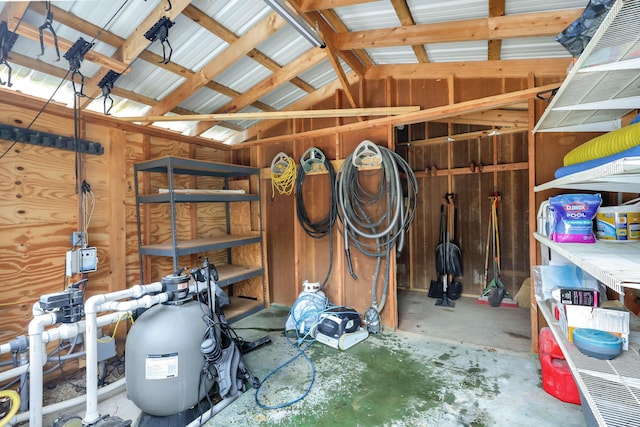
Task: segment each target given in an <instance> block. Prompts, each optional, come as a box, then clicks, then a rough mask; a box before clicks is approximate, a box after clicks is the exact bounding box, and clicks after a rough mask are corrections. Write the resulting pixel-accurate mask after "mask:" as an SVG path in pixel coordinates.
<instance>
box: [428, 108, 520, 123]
mask: <svg viewBox="0 0 640 427" xmlns="http://www.w3.org/2000/svg"><path fill="white" fill-rule="evenodd" d="M432 122H439V123H452V124H458V125H480V126H493V127H521V126H527V124H528V123H529V111H527V110H524V111H521V110H505V109H500V110H488V111H479V112H471V113H467V114H464V115H461V116H456V117H448V118H445V119H436V120H432Z"/></svg>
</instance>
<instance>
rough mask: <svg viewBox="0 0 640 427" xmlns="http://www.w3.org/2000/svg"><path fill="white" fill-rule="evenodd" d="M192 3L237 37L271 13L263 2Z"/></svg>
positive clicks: (198, 0) (215, 0)
mask: <svg viewBox="0 0 640 427" xmlns="http://www.w3.org/2000/svg"><path fill="white" fill-rule="evenodd" d="M192 3H193V5H194V6H196V7H197V8H198V9H200V10H201V11H203V12H205V13H206V14H207V15H209V16H211V17H212V18H213V19H214V20H216V21H217V22H219V23H220V24H222V25H223V26H224V27H225V28H227V29H228V30H230V31H231V32H233V33H234V34H235V35H236V36H242V35H243V34H244V33H246V32H247V31H248V30H249V29H250V28H251V27H252V26H254V25H255V24H257V23H258V22H260V21H261V20H262V19H264V17H265V16H267V15H268V14H269V13H271V9H269V7H267V5H266V4H265V3H264V2H263V1H262V0H194V1H193V2H192Z"/></svg>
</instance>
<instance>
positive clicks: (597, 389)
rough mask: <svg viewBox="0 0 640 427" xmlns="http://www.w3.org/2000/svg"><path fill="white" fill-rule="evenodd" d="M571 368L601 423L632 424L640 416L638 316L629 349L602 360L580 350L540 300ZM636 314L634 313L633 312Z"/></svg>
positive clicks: (601, 424)
mask: <svg viewBox="0 0 640 427" xmlns="http://www.w3.org/2000/svg"><path fill="white" fill-rule="evenodd" d="M537 305H538V308H539V311H540V312H541V313H542V315H543V316H544V318H545V319H546V321H547V324H548V325H549V328H551V331H552V332H553V335H554V336H555V338H556V340H557V341H558V344H559V345H560V348H561V349H562V353H563V354H564V357H565V359H566V361H567V363H568V364H569V367H570V368H571V372H572V373H573V377H574V379H575V380H576V384H577V385H578V387H579V389H580V391H581V393H582V405H583V406H588V408H589V409H590V410H591V412H592V414H593V416H594V418H595V419H596V421H597V422H598V425H600V426H632V425H637V423H638V420H639V419H640V354H639V350H640V343H639V342H638V341H637V338H638V334H637V332H635V331H638V325H637V323H638V319H637V318H635V319H634V322H635V324H634V323H632V325H631V328H632V332H631V333H630V335H629V350H627V351H623V352H622V354H620V355H619V356H618V357H616V358H615V359H612V360H600V359H596V358H594V357H589V356H586V355H584V354H582V353H581V352H580V350H578V348H577V347H576V346H575V345H574V344H573V343H570V342H569V341H568V340H567V339H566V338H565V337H564V334H563V333H562V330H561V329H560V324H559V323H558V321H557V320H556V318H555V317H553V316H552V314H551V309H550V307H549V304H548V302H547V301H537ZM630 317H631V318H634V316H630Z"/></svg>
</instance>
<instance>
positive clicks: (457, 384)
mask: <svg viewBox="0 0 640 427" xmlns="http://www.w3.org/2000/svg"><path fill="white" fill-rule="evenodd" d="M434 302H435V300H433V299H430V298H428V297H427V296H426V295H425V294H424V293H418V292H409V291H401V292H400V293H399V295H398V304H399V312H400V315H399V329H398V330H397V331H384V332H383V333H382V334H378V335H371V336H370V337H369V338H368V339H367V340H365V341H364V342H362V343H359V344H357V345H356V346H354V347H352V348H350V349H348V350H346V351H339V350H335V349H333V348H330V347H327V346H325V345H323V344H321V343H317V342H316V343H314V344H312V345H311V346H310V347H309V349H308V350H307V351H306V354H307V355H308V357H309V358H310V360H311V361H312V362H313V369H314V370H315V373H314V375H313V379H314V382H313V385H312V386H311V389H310V392H309V394H308V395H307V396H306V397H305V398H304V399H302V400H301V401H299V402H298V403H296V404H294V405H291V406H287V407H284V408H280V409H265V408H263V407H261V406H259V404H258V403H257V400H256V393H255V390H254V389H249V390H248V391H247V392H246V393H244V394H243V395H242V396H240V397H239V398H238V399H236V400H235V401H234V402H233V403H232V404H231V405H229V406H228V407H227V408H225V409H224V410H222V411H221V412H220V413H219V414H217V415H216V416H215V417H214V418H213V419H212V420H210V421H209V422H208V423H207V424H205V425H206V426H210V427H212V426H219V425H224V426H475V427H480V426H525V425H539V426H547V425H559V424H562V425H563V427H571V426H583V425H585V419H584V416H583V414H582V410H581V408H580V406H577V405H572V404H568V403H563V402H561V401H560V400H557V399H556V398H554V397H552V396H550V395H548V394H547V393H546V392H545V391H544V390H543V389H542V385H541V380H540V365H539V362H538V359H537V358H536V356H535V354H532V353H531V344H530V326H529V325H530V323H529V322H530V320H529V311H528V309H523V308H504V307H500V308H492V307H490V306H488V305H485V304H477V303H476V300H475V298H465V297H463V298H461V299H460V300H458V301H456V307H455V308H450V307H438V306H435V305H434ZM286 316H287V311H286V309H278V308H271V309H268V310H263V311H261V312H259V313H257V314H254V315H251V316H249V317H247V318H245V319H242V320H241V321H239V322H236V323H234V324H233V325H232V326H233V327H234V329H235V330H236V331H237V333H238V335H240V336H241V337H242V338H244V339H245V340H248V341H252V340H255V339H257V338H260V337H263V336H265V335H269V336H270V337H271V339H272V343H271V344H268V345H265V346H263V347H261V348H259V349H257V350H255V351H253V352H251V353H249V354H247V355H245V361H246V364H247V366H248V367H249V368H250V369H251V370H252V373H253V374H254V375H256V376H258V378H260V379H264V378H265V377H266V376H267V375H268V374H269V373H270V372H272V371H273V370H274V369H276V368H277V367H279V366H280V365H281V364H283V363H284V362H286V361H287V360H289V359H290V358H292V357H293V356H295V355H296V354H297V350H296V349H295V348H294V347H292V346H291V345H289V344H288V343H287V340H286V339H285V337H284V335H283V333H282V329H283V325H284V322H285V320H286ZM311 378H312V375H311V367H310V365H309V364H308V362H306V361H305V360H304V358H303V357H299V358H297V359H296V360H295V361H294V362H292V363H291V364H289V365H287V366H286V367H284V368H282V369H281V370H280V371H278V372H277V373H276V374H274V375H273V376H271V377H270V378H269V379H268V380H267V381H266V382H265V384H264V385H263V386H262V387H261V388H260V391H259V394H258V400H259V401H260V403H261V404H262V405H266V406H279V405H281V404H283V403H286V402H289V401H291V400H294V399H296V398H298V397H300V396H301V395H302V394H303V393H304V391H305V390H306V388H308V387H309V384H310V381H311ZM100 412H101V413H109V414H111V415H117V416H119V417H121V418H124V419H132V420H135V419H136V417H137V408H135V406H134V405H133V404H132V403H131V402H130V401H128V400H127V399H126V397H125V395H124V393H122V394H120V395H118V396H116V397H115V398H111V399H108V400H106V401H105V402H102V403H101V404H100ZM80 414H82V412H80ZM44 425H49V424H46V423H45V424H44Z"/></svg>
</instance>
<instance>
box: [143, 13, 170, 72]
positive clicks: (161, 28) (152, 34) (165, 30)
mask: <svg viewBox="0 0 640 427" xmlns="http://www.w3.org/2000/svg"><path fill="white" fill-rule="evenodd" d="M173 24H174V23H173V22H172V21H171V20H170V19H169V18H167V17H166V16H163V17H162V18H160V20H159V21H158V22H156V23H155V24H153V27H151V28H149V30H148V31H147V32H146V33H144V38H145V39H147V40H149V41H150V42H152V43H153V42H154V41H156V40H160V43H161V44H162V61H161V62H160V63H161V64H168V63H169V61H171V54H172V53H173V48H172V47H171V44H170V43H169V28H171V27H173ZM165 44H166V46H167V47H169V56H167V54H166V51H165Z"/></svg>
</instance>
